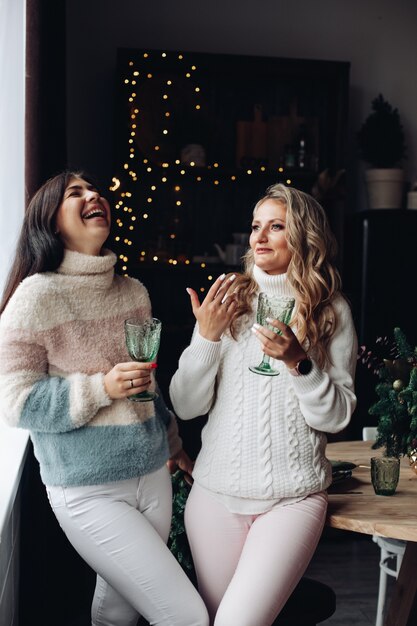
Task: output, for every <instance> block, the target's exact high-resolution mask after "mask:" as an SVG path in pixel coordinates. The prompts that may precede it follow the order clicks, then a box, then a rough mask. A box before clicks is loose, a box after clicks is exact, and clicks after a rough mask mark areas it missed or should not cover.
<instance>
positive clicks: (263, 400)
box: [170, 266, 357, 500]
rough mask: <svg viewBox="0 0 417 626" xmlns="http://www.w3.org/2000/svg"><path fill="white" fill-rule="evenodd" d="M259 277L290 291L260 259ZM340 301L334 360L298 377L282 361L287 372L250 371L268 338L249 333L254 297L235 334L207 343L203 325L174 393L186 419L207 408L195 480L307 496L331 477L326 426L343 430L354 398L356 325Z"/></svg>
mask: <svg viewBox="0 0 417 626" xmlns="http://www.w3.org/2000/svg"><path fill="white" fill-rule="evenodd" d="M254 277H255V279H256V281H257V282H258V284H259V289H260V291H266V292H267V293H269V294H284V295H292V293H291V289H290V285H289V284H288V282H287V280H286V275H283V274H282V275H277V276H270V275H269V274H266V273H265V272H263V271H262V270H260V269H259V268H258V267H256V266H255V268H254ZM334 304H335V309H336V313H337V329H336V332H335V334H334V335H333V337H332V340H331V344H330V347H329V355H330V363H331V364H330V365H327V366H326V368H325V369H324V370H321V369H320V368H319V367H318V366H317V365H316V364H315V363H314V360H313V369H312V371H311V372H310V374H308V375H307V376H298V377H294V376H291V375H290V374H289V373H288V371H287V368H286V367H285V365H284V364H283V363H282V362H281V361H274V360H272V364H273V366H274V367H276V368H278V369H279V370H280V372H281V374H280V375H279V376H274V377H269V376H261V375H257V374H254V373H252V372H250V371H249V369H248V366H249V365H254V364H255V365H256V364H258V363H259V362H260V361H261V358H262V350H261V344H260V342H259V340H258V339H257V338H256V337H255V336H254V334H253V333H252V332H251V326H252V324H253V322H254V321H255V306H256V302H254V311H253V313H252V314H251V315H246V316H243V317H242V318H241V330H240V332H239V334H238V340H237V341H235V340H233V339H232V338H231V337H230V336H229V335H228V334H225V335H223V337H222V339H221V341H219V342H212V341H208V340H206V339H204V338H203V337H202V336H201V335H200V334H199V333H198V328H196V329H195V332H194V335H193V338H192V341H191V344H190V346H189V347H188V348H187V349H186V350H185V351H184V352H183V354H182V356H181V358H180V361H179V366H178V369H177V371H176V373H175V374H174V377H173V379H172V382H171V386H170V396H171V400H172V403H173V406H174V408H175V411H176V413H177V415H178V416H179V417H180V418H182V419H185V420H186V419H192V418H194V417H196V416H198V415H204V414H205V413H208V414H209V419H208V422H207V424H206V426H205V427H204V429H203V432H202V448H201V451H200V453H199V455H198V458H197V461H196V464H195V467H194V472H193V476H194V479H195V480H196V482H197V483H199V484H200V485H202V486H203V487H205V488H206V489H209V490H211V491H214V492H216V493H219V494H225V495H228V496H237V497H241V498H250V499H252V500H254V499H255V500H277V499H279V498H294V497H295V498H300V497H304V496H306V495H309V494H311V493H316V492H319V491H321V490H323V489H326V488H327V487H328V486H329V485H330V483H331V466H330V463H329V462H328V460H327V459H326V457H325V447H326V435H325V433H326V432H329V433H335V432H338V431H340V430H342V429H343V428H344V427H345V426H346V425H347V424H348V423H349V420H350V417H351V415H352V412H353V410H354V408H355V405H356V397H355V394H354V389H353V385H354V374H355V367H356V355H357V339H356V332H355V328H354V325H353V321H352V316H351V312H350V308H349V306H348V304H347V302H346V301H345V300H344V298H342V297H341V296H339V297H337V298H336V300H335V303H334ZM310 356H313V359H314V355H310Z"/></svg>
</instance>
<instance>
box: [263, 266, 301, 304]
mask: <svg viewBox="0 0 417 626" xmlns="http://www.w3.org/2000/svg"><path fill="white" fill-rule="evenodd" d="M253 277H254V279H255V280H256V282H257V283H258V285H259V290H260V291H264V292H265V293H268V294H270V295H271V296H292V297H294V293H293V290H292V289H291V285H290V284H289V282H288V280H287V274H267V273H266V272H264V271H263V270H261V268H260V267H258V266H257V265H254V266H253Z"/></svg>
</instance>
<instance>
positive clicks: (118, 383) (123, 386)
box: [104, 361, 156, 400]
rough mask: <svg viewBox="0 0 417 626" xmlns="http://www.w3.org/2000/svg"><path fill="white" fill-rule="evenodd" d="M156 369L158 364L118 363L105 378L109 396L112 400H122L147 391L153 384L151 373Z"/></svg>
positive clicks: (105, 386)
mask: <svg viewBox="0 0 417 626" xmlns="http://www.w3.org/2000/svg"><path fill="white" fill-rule="evenodd" d="M155 367H156V363H139V362H137V361H128V362H127V363H117V365H115V366H114V367H113V368H112V369H111V370H110V371H109V372H107V374H106V375H105V377H104V388H105V390H106V393H107V395H108V396H109V397H110V398H111V399H112V400H120V399H121V398H128V397H129V396H133V395H134V394H136V393H140V392H142V391H146V390H147V389H148V387H149V385H150V383H151V371H152V370H153V369H154V368H155Z"/></svg>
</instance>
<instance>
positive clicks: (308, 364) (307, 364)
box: [288, 356, 313, 376]
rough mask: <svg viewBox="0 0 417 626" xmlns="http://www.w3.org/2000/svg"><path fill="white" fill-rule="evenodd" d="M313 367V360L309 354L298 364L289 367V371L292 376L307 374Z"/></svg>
mask: <svg viewBox="0 0 417 626" xmlns="http://www.w3.org/2000/svg"><path fill="white" fill-rule="evenodd" d="M312 367H313V362H312V361H311V359H309V358H308V356H306V357H304V358H303V359H301V361H298V363H297V365H296V366H295V367H293V368H291V369H289V370H288V371H289V373H290V374H291V376H306V375H307V374H309V373H310V372H311V368H312Z"/></svg>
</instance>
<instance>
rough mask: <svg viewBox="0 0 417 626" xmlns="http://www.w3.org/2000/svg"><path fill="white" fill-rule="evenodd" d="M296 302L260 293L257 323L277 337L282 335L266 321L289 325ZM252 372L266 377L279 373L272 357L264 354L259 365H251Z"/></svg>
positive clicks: (289, 298) (283, 297) (284, 297)
mask: <svg viewBox="0 0 417 626" xmlns="http://www.w3.org/2000/svg"><path fill="white" fill-rule="evenodd" d="M294 304H295V300H294V298H291V297H290V296H270V295H268V294H266V293H260V294H259V296H258V308H257V311H256V321H257V322H258V324H260V325H261V326H266V327H267V328H269V329H270V330H273V331H274V333H277V335H282V333H281V331H280V330H278V328H275V327H274V326H271V325H268V323H267V321H266V319H267V318H268V317H270V318H271V319H274V320H280V321H281V322H284V324H288V323H289V321H290V319H291V315H292V312H293V308H294ZM249 369H250V371H251V372H253V373H254V374H263V375H264V376H278V374H279V371H278V370H276V369H274V368H272V367H271V365H270V357H269V356H268V355H267V354H264V356H263V359H262V361H261V362H260V363H259V365H251V366H250V367H249Z"/></svg>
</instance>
